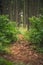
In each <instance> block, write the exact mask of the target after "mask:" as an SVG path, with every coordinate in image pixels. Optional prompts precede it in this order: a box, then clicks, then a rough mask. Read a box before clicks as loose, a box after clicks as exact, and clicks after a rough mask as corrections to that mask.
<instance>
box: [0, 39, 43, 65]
mask: <svg viewBox="0 0 43 65" xmlns="http://www.w3.org/2000/svg"><path fill="white" fill-rule="evenodd" d="M29 44H30V43H29V42H28V41H25V40H18V41H17V42H16V43H14V44H12V45H11V46H10V47H9V50H10V51H11V54H1V56H3V57H4V58H6V59H7V60H10V61H23V62H25V63H30V65H43V54H41V53H40V54H39V53H37V52H36V51H34V50H32V49H30V46H29Z"/></svg>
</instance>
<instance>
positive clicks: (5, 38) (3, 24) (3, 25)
mask: <svg viewBox="0 0 43 65" xmlns="http://www.w3.org/2000/svg"><path fill="white" fill-rule="evenodd" d="M16 34H17V29H16V23H15V22H13V21H10V20H9V19H8V18H7V17H6V16H4V15H0V43H3V44H6V43H10V42H11V41H16V39H17V37H16Z"/></svg>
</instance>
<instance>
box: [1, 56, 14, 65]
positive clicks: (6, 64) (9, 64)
mask: <svg viewBox="0 0 43 65" xmlns="http://www.w3.org/2000/svg"><path fill="white" fill-rule="evenodd" d="M0 65H13V63H12V62H10V61H7V60H5V59H4V58H2V57H0Z"/></svg>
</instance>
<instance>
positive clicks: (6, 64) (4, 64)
mask: <svg viewBox="0 0 43 65" xmlns="http://www.w3.org/2000/svg"><path fill="white" fill-rule="evenodd" d="M0 65H30V64H25V63H23V62H16V61H15V62H10V61H8V60H6V59H4V58H2V57H0Z"/></svg>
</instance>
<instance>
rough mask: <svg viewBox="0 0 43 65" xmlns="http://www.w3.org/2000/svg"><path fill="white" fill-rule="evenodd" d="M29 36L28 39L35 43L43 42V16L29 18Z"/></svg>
mask: <svg viewBox="0 0 43 65" xmlns="http://www.w3.org/2000/svg"><path fill="white" fill-rule="evenodd" d="M29 20H30V23H31V25H30V27H29V33H28V35H29V37H28V40H29V41H31V42H32V43H34V44H38V45H40V44H41V43H42V44H43V16H39V17H35V16H33V17H32V18H29Z"/></svg>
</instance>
